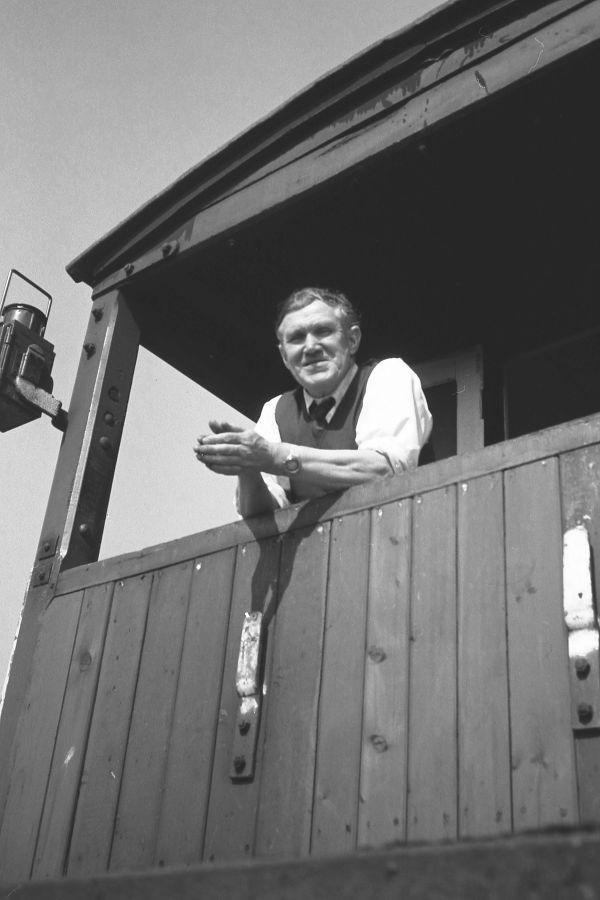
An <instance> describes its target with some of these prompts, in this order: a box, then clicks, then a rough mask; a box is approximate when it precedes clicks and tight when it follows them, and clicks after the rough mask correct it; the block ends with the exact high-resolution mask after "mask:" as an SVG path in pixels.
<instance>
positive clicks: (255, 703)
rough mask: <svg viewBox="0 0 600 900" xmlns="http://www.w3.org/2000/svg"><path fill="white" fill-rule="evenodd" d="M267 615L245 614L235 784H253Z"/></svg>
mask: <svg viewBox="0 0 600 900" xmlns="http://www.w3.org/2000/svg"><path fill="white" fill-rule="evenodd" d="M262 660H263V615H262V613H261V612H247V613H244V624H243V626H242V637H241V639H240V653H239V657H238V664H237V672H236V678H235V686H236V690H237V694H238V697H239V698H240V704H239V709H238V714H237V718H236V723H235V732H234V736H233V746H232V753H231V770H230V776H231V780H232V781H251V780H252V779H253V778H254V769H255V763H256V742H257V739H258V726H259V723H260V709H261V699H262Z"/></svg>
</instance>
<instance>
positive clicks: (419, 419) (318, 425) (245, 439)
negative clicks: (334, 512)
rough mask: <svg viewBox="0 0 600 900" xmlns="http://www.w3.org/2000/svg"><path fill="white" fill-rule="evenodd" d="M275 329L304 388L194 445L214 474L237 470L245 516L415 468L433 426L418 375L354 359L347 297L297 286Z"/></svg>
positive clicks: (391, 362) (356, 337) (217, 426)
mask: <svg viewBox="0 0 600 900" xmlns="http://www.w3.org/2000/svg"><path fill="white" fill-rule="evenodd" d="M275 330H276V334H277V339H278V343H279V352H280V354H281V358H282V360H283V364H284V365H285V367H286V368H287V369H288V370H289V371H290V373H291V374H292V376H293V378H294V380H295V381H296V382H297V384H298V387H296V388H295V389H294V390H292V391H288V392H287V393H285V394H281V395H279V396H278V397H274V398H273V399H272V400H269V401H268V403H266V404H265V406H264V407H263V410H262V413H261V415H260V418H259V420H258V423H257V425H256V428H255V429H254V430H253V431H246V430H243V429H241V428H236V427H235V426H232V425H229V424H228V423H226V422H210V423H209V424H210V427H211V429H212V433H211V434H207V435H202V436H201V437H199V438H198V443H197V445H196V447H195V448H194V452H195V453H196V456H197V458H198V459H199V460H200V461H201V462H203V463H204V464H205V465H206V466H207V467H208V468H209V469H210V470H211V471H213V472H218V473H220V474H222V475H237V476H238V509H239V511H240V513H241V515H242V516H244V517H248V516H252V515H257V514H258V513H261V512H266V511H267V510H272V509H277V508H279V507H282V506H287V505H289V503H294V502H296V501H298V500H303V499H306V498H308V497H316V496H321V495H322V494H324V493H327V492H328V491H336V490H341V489H342V488H347V487H350V486H351V485H354V484H361V483H363V482H365V481H371V480H373V479H375V478H383V477H385V476H387V475H392V474H394V473H395V472H400V471H404V470H405V469H409V468H412V467H414V466H416V465H417V462H418V459H419V451H420V449H421V447H422V446H423V444H424V443H425V442H426V441H427V438H428V437H429V433H430V431H431V415H430V413H429V410H428V408H427V402H426V400H425V397H424V395H423V392H422V390H421V384H420V382H419V379H418V377H417V376H416V375H415V373H414V372H413V371H412V369H410V368H409V367H408V366H407V365H406V363H404V362H403V361H402V360H401V359H398V358H394V359H384V360H382V361H381V362H378V363H370V364H367V365H364V366H361V367H359V366H357V365H356V362H355V357H356V353H357V351H358V348H359V345H360V340H361V331H360V326H359V323H358V317H357V314H356V311H355V310H354V308H353V306H352V304H351V303H350V302H349V300H348V299H347V298H346V297H345V296H344V294H341V293H336V292H333V291H330V290H327V289H324V288H303V289H302V290H299V291H295V292H294V293H293V294H291V295H290V296H289V297H288V298H287V299H286V300H285V301H284V302H283V303H282V305H281V307H280V309H279V315H278V317H277V322H276V329H275Z"/></svg>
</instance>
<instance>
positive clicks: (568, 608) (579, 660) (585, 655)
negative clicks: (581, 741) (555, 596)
mask: <svg viewBox="0 0 600 900" xmlns="http://www.w3.org/2000/svg"><path fill="white" fill-rule="evenodd" d="M563 606H564V612H565V623H566V626H567V631H568V641H569V676H570V682H571V723H572V726H573V728H574V729H576V730H578V731H581V730H586V729H590V728H600V636H599V633H598V616H597V613H596V608H595V603H594V596H593V591H592V574H591V557H590V542H589V537H588V532H587V529H586V527H585V525H576V526H575V527H574V528H570V529H569V530H568V531H566V532H565V535H564V541H563Z"/></svg>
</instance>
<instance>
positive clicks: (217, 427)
mask: <svg viewBox="0 0 600 900" xmlns="http://www.w3.org/2000/svg"><path fill="white" fill-rule="evenodd" d="M208 427H209V428H210V430H211V431H213V432H214V433H215V434H223V432H226V431H227V432H237V431H244V429H243V428H240V427H239V426H237V425H230V424H229V422H217V420H216V419H211V420H210V422H209V423H208Z"/></svg>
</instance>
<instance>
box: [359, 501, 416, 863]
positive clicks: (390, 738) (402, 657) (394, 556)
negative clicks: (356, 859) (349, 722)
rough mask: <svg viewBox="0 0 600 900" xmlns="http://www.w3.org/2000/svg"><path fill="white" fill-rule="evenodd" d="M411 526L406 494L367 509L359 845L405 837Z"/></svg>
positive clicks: (409, 503) (410, 511)
mask: <svg viewBox="0 0 600 900" xmlns="http://www.w3.org/2000/svg"><path fill="white" fill-rule="evenodd" d="M411 528H412V502H411V501H410V500H400V501H399V502H397V503H388V504H386V505H385V506H381V507H376V508H375V509H373V510H372V511H371V554H370V564H369V585H368V618H367V638H366V663H365V664H366V671H365V689H364V710H363V748H362V759H361V774H360V792H359V808H358V842H359V845H371V846H377V845H381V844H384V843H386V842H390V841H394V840H398V841H402V840H404V839H405V837H406V795H407V765H408V757H407V754H408V657H409V628H410V623H409V613H410V571H411V570H410V563H411V544H412V534H411ZM378 738H383V741H384V743H382V742H380V741H378V740H377V739H378Z"/></svg>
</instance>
